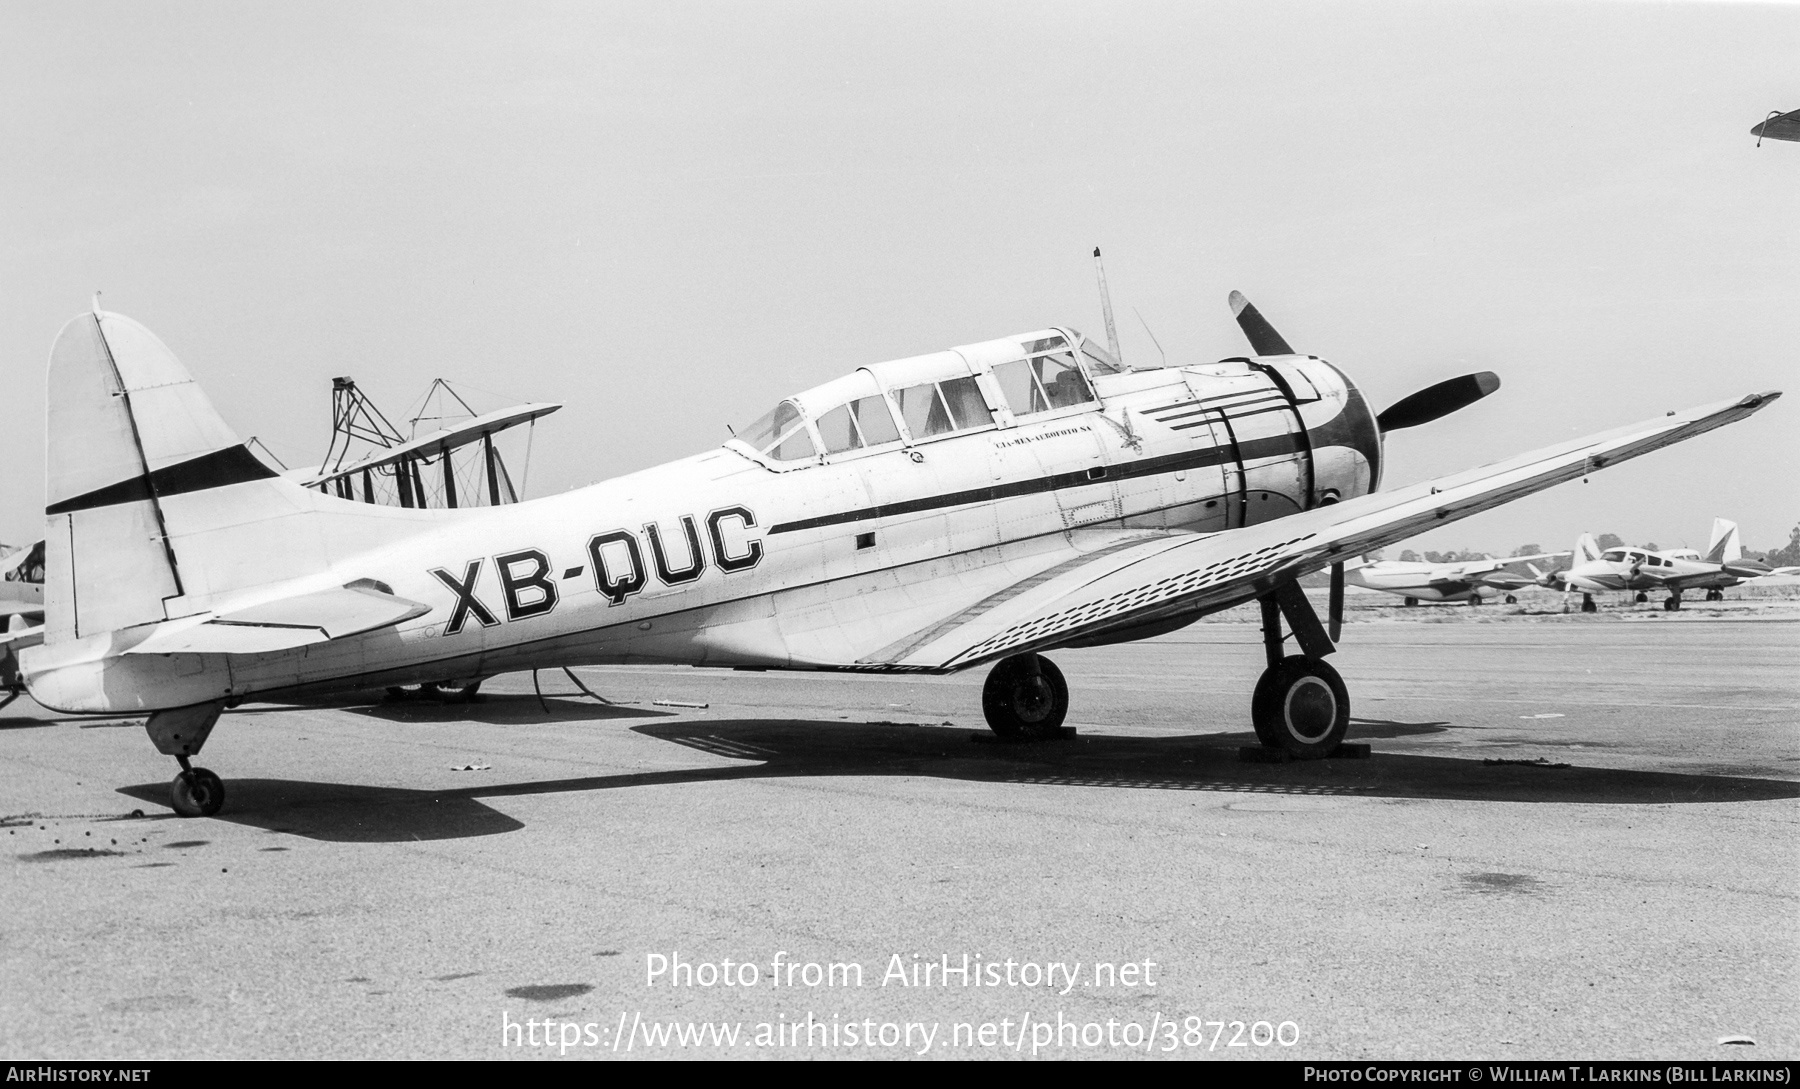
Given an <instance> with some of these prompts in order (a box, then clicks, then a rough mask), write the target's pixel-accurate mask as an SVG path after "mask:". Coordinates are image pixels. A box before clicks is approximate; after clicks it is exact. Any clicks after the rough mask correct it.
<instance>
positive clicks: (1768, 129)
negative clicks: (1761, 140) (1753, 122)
mask: <svg viewBox="0 0 1800 1089" xmlns="http://www.w3.org/2000/svg"><path fill="white" fill-rule="evenodd" d="M1750 135H1752V136H1763V137H1767V138H1768V139H1770V140H1800V110H1790V111H1789V112H1787V113H1783V114H1776V115H1774V116H1771V117H1770V118H1769V119H1768V120H1766V121H1763V122H1761V123H1760V124H1758V125H1757V126H1756V127H1754V128H1752V129H1751V130H1750Z"/></svg>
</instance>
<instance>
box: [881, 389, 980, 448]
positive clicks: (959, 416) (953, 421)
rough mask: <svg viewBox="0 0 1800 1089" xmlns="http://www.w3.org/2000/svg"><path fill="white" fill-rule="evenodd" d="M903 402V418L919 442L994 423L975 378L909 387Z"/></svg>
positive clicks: (901, 404)
mask: <svg viewBox="0 0 1800 1089" xmlns="http://www.w3.org/2000/svg"><path fill="white" fill-rule="evenodd" d="M899 400H900V415H901V416H903V417H904V418H905V419H906V429H907V430H908V431H910V432H912V437H913V438H915V439H923V438H928V437H929V436H932V435H943V434H946V433H948V432H951V431H964V430H967V429H968V428H971V427H983V426H986V425H987V424H991V423H993V422H994V414H993V412H992V411H990V410H989V409H988V406H987V399H986V398H984V397H982V395H981V387H980V386H979V385H977V384H976V382H975V377H974V376H973V375H969V376H966V377H963V378H949V379H945V380H944V381H942V382H927V383H925V384H923V385H918V386H908V387H906V388H905V389H903V390H901V391H900V393H899Z"/></svg>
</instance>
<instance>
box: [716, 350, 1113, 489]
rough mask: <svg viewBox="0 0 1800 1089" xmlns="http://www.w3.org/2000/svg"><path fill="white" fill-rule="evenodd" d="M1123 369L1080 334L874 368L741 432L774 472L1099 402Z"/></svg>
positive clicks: (793, 401) (786, 404) (797, 399)
mask: <svg viewBox="0 0 1800 1089" xmlns="http://www.w3.org/2000/svg"><path fill="white" fill-rule="evenodd" d="M1125 370H1126V368H1125V367H1124V366H1122V365H1121V364H1120V363H1119V361H1118V360H1116V359H1114V358H1113V357H1112V355H1111V354H1110V353H1109V352H1107V350H1106V349H1105V348H1104V347H1102V346H1100V345H1098V344H1095V343H1093V342H1091V341H1089V340H1087V339H1086V338H1085V337H1083V336H1082V335H1081V333H1080V332H1078V331H1076V330H1073V329H1048V330H1044V331H1042V332H1037V333H1028V334H1026V335H1024V336H1020V337H1005V338H1002V339H1000V340H990V341H987V342H985V343H982V344H971V345H966V346H964V347H961V348H953V349H951V350H950V351H947V352H933V353H931V354H930V355H921V356H914V357H912V358H911V359H895V360H890V361H888V362H885V363H875V364H872V365H870V366H867V367H862V368H860V369H858V370H857V371H856V372H855V373H853V374H849V375H846V376H844V377H843V378H839V379H837V380H835V381H832V382H827V383H825V384H824V385H822V386H814V387H813V388H812V389H809V390H807V391H805V392H804V393H799V394H796V395H795V396H793V397H790V398H788V399H787V400H785V401H783V402H781V403H780V404H778V405H776V406H775V407H774V408H773V409H772V410H770V411H769V412H767V413H764V414H763V415H762V416H760V417H758V418H757V420H756V421H755V422H754V423H751V424H750V425H748V426H747V427H744V428H742V429H740V430H738V431H737V432H735V438H734V439H733V440H732V443H728V444H727V445H733V444H736V445H739V446H740V447H741V448H743V449H745V450H747V451H748V452H750V453H753V454H755V455H757V456H758V457H759V458H760V459H762V460H764V461H765V462H767V463H770V464H771V465H772V467H798V466H799V465H803V464H807V463H808V462H811V461H814V460H816V459H817V458H818V457H819V456H820V455H828V456H829V455H839V454H851V453H855V452H857V451H861V450H868V449H873V448H877V447H882V446H887V445H889V444H893V443H917V442H921V441H924V440H927V439H934V438H937V437H939V436H945V435H952V434H958V433H961V432H965V431H973V430H977V429H980V428H985V427H994V426H997V425H1002V424H1008V423H1010V422H1012V421H1013V420H1015V419H1022V418H1026V417H1037V416H1041V415H1047V414H1053V413H1060V412H1064V411H1067V410H1079V409H1081V408H1084V407H1087V406H1090V405H1093V404H1095V403H1096V396H1095V393H1094V386H1093V376H1095V375H1100V374H1116V373H1122V372H1123V371H1125Z"/></svg>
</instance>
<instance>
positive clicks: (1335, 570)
mask: <svg viewBox="0 0 1800 1089" xmlns="http://www.w3.org/2000/svg"><path fill="white" fill-rule="evenodd" d="M1325 618H1326V623H1327V624H1328V625H1329V628H1328V630H1327V634H1329V635H1330V636H1331V641H1332V642H1333V643H1336V642H1338V637H1339V636H1340V635H1342V634H1343V631H1344V565H1343V564H1341V563H1334V564H1332V565H1331V598H1330V604H1329V606H1328V607H1327V608H1326V610H1325Z"/></svg>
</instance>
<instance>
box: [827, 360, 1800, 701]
mask: <svg viewBox="0 0 1800 1089" xmlns="http://www.w3.org/2000/svg"><path fill="white" fill-rule="evenodd" d="M1780 395H1781V394H1780V393H1779V392H1769V393H1759V394H1751V395H1750V396H1747V397H1744V398H1742V399H1740V400H1736V401H1721V402H1718V403H1716V404H1711V405H1705V406H1702V407H1699V408H1694V409H1689V410H1688V411H1686V412H1672V413H1670V414H1669V415H1667V416H1662V417H1658V418H1656V419H1653V420H1646V421H1645V422H1643V423H1640V424H1634V425H1632V426H1629V427H1622V428H1618V429H1617V430H1614V431H1608V432H1604V433H1602V434H1599V435H1592V436H1589V437H1587V438H1583V439H1576V440H1574V441H1572V442H1566V443H1561V444H1558V445H1556V446H1551V447H1547V448H1545V449H1542V450H1537V451H1533V452H1531V453H1528V454H1521V455H1519V456H1518V457H1514V458H1510V459H1508V460H1506V461H1501V462H1496V463H1494V464H1492V465H1487V466H1483V467H1481V468H1478V469H1470V470H1468V471H1466V472H1461V473H1456V474H1454V475H1451V476H1445V477H1440V478H1438V479H1436V480H1429V481H1425V482H1423V483H1420V484H1414V485H1411V486H1410V487H1405V488H1400V489H1397V490H1395V491H1392V492H1384V493H1378V494H1375V495H1367V496H1362V497H1360V498H1357V499H1352V500H1348V501H1345V502H1342V503H1337V504H1334V505H1332V506H1327V507H1319V508H1316V509H1314V510H1310V511H1306V512H1303V513H1300V514H1295V515H1290V516H1289V517H1286V518H1279V519H1276V520H1274V521H1271V522H1264V523H1262V524H1260V525H1255V526H1247V527H1245V528H1242V529H1231V530H1226V531H1224V532H1221V533H1213V534H1206V535H1199V534H1174V535H1170V536H1167V537H1162V538H1156V539H1151V540H1147V541H1144V542H1141V543H1137V544H1131V545H1128V546H1125V547H1121V548H1118V549H1114V550H1109V551H1105V552H1101V553H1097V554H1095V555H1094V556H1092V557H1091V558H1087V559H1085V560H1081V561H1076V562H1073V563H1070V564H1064V565H1062V566H1060V567H1058V568H1056V569H1054V570H1052V571H1049V572H1042V573H1039V574H1037V575H1034V576H1033V577H1032V578H1031V579H1030V580H1026V581H1027V582H1028V583H1029V584H1028V585H1027V584H1024V583H1022V584H1020V585H1017V586H1008V587H1006V588H1004V589H1002V590H1000V591H998V592H995V593H990V594H989V595H987V596H986V597H984V598H983V599H981V600H979V601H973V602H970V603H969V604H968V605H967V606H966V607H965V608H963V609H962V610H961V611H960V612H958V613H956V614H954V615H952V616H949V617H946V618H944V619H943V620H940V621H939V622H937V623H935V624H933V625H931V626H930V627H928V628H925V629H922V630H920V631H918V632H916V633H914V634H913V635H912V636H911V637H909V638H905V639H900V640H896V641H894V642H892V643H890V644H889V645H888V646H886V647H884V648H883V649H882V650H880V651H876V652H874V653H873V654H870V655H868V656H866V657H863V658H861V659H858V660H857V661H856V662H855V664H854V665H852V666H850V668H853V669H863V670H871V671H888V670H895V671H921V672H949V671H953V670H958V669H965V668H968V667H970V666H975V665H979V664H981V663H983V662H988V661H993V660H995V659H997V658H1003V657H1006V656H1008V655H1012V654H1021V653H1025V652H1028V651H1038V650H1047V649H1051V648H1053V647H1058V646H1068V645H1070V644H1078V643H1083V642H1101V641H1105V640H1106V639H1107V638H1108V637H1112V636H1116V637H1120V638H1131V637H1132V632H1133V630H1134V629H1135V630H1138V631H1141V632H1143V633H1144V634H1154V632H1155V631H1156V630H1159V626H1160V625H1166V624H1171V623H1173V622H1176V621H1179V620H1180V619H1181V618H1182V617H1189V618H1191V617H1197V616H1200V615H1202V614H1204V613H1209V612H1216V611H1218V610H1221V609H1226V608H1229V607H1231V606H1233V605H1238V604H1242V603H1243V602H1246V601H1249V600H1252V599H1253V598H1255V597H1257V596H1259V595H1261V594H1264V593H1267V592H1269V591H1270V590H1271V589H1273V588H1274V586H1275V585H1276V584H1277V583H1279V582H1281V581H1284V580H1286V579H1291V578H1299V577H1301V576H1303V575H1308V574H1311V573H1312V572H1314V571H1319V570H1322V569H1324V568H1326V567H1329V566H1330V565H1331V564H1333V563H1336V562H1338V561H1340V560H1343V559H1346V558H1348V557H1351V556H1355V555H1358V554H1360V553H1364V552H1369V551H1372V550H1374V549H1377V548H1383V547H1385V546H1388V545H1391V544H1394V543H1397V542H1399V541H1403V540H1405V539H1407V538H1408V537H1412V536H1415V535H1417V534H1419V533H1421V532H1423V531H1425V530H1427V529H1431V528H1434V527H1436V526H1440V525H1445V524H1447V523H1449V522H1454V521H1456V520H1458V519H1461V518H1467V517H1468V516H1470V515H1472V514H1478V513H1480V512H1482V511H1484V510H1491V509H1493V508H1494V507H1498V506H1501V505H1502V504H1505V503H1510V502H1511V501H1513V500H1514V499H1518V498H1521V497H1523V496H1527V495H1530V494H1532V493H1534V492H1539V491H1542V490H1544V489H1545V488H1548V487H1551V486H1552V485H1555V484H1560V483H1563V482H1565V481H1569V480H1574V479H1576V478H1578V477H1581V476H1584V475H1586V474H1587V473H1589V472H1592V471H1593V470H1596V469H1600V468H1603V467H1605V466H1607V465H1611V464H1614V463H1615V462H1620V461H1624V460H1626V459H1628V458H1634V457H1637V456H1638V455H1640V454H1647V453H1649V452H1651V451H1652V450H1658V449H1661V448H1662V447H1665V446H1669V445H1672V444H1674V443H1677V442H1681V441H1683V440H1685V439H1690V438H1692V437H1694V436H1695V435H1699V434H1701V433H1703V432H1706V431H1711V430H1712V429H1713V428H1716V427H1722V426H1724V425H1725V424H1728V423H1732V422H1734V421H1737V420H1741V419H1743V418H1745V417H1747V416H1749V415H1750V414H1751V413H1754V412H1756V411H1757V410H1758V409H1761V408H1762V407H1763V406H1765V405H1767V404H1768V403H1769V402H1771V401H1773V400H1774V399H1775V398H1777V397H1779V396H1780Z"/></svg>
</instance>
